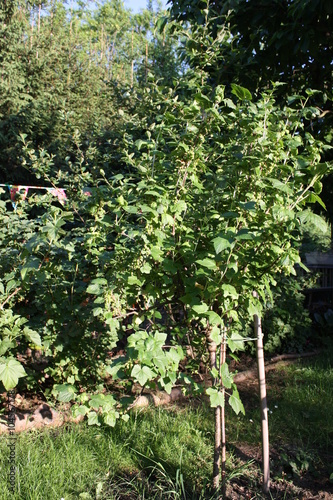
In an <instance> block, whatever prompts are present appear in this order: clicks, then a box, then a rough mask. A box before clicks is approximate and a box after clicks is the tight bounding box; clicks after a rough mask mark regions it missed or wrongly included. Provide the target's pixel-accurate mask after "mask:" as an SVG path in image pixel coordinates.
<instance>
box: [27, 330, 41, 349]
mask: <svg viewBox="0 0 333 500" xmlns="http://www.w3.org/2000/svg"><path fill="white" fill-rule="evenodd" d="M23 333H24V335H25V337H26V338H27V339H28V340H29V341H30V342H31V343H32V344H35V345H36V346H41V345H42V341H41V338H40V335H39V333H37V332H35V331H34V330H30V328H28V327H25V328H24V329H23Z"/></svg>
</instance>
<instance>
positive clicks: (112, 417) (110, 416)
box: [103, 411, 119, 427]
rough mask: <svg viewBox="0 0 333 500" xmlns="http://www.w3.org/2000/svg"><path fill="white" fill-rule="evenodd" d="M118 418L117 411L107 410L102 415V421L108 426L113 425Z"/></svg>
mask: <svg viewBox="0 0 333 500" xmlns="http://www.w3.org/2000/svg"><path fill="white" fill-rule="evenodd" d="M118 418H119V413H118V412H117V411H109V412H108V413H105V414H104V415H103V420H104V423H105V424H106V425H108V426H110V427H114V426H115V425H116V423H117V420H118Z"/></svg>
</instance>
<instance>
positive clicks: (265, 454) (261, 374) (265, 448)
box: [253, 292, 270, 493]
mask: <svg viewBox="0 0 333 500" xmlns="http://www.w3.org/2000/svg"><path fill="white" fill-rule="evenodd" d="M253 296H254V297H256V298H258V293H257V292H253ZM254 332H255V336H256V337H257V341H256V344H257V362H258V378H259V394H260V409H261V433H262V467H263V473H264V481H263V491H264V493H268V492H269V486H270V468H269V432H268V408H267V396H266V377H265V361H264V347H263V334H262V328H261V318H260V317H259V316H258V315H257V314H255V315H254Z"/></svg>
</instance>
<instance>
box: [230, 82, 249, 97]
mask: <svg viewBox="0 0 333 500" xmlns="http://www.w3.org/2000/svg"><path fill="white" fill-rule="evenodd" d="M231 88H232V90H231V93H232V94H234V95H235V96H236V97H238V99H240V100H241V101H245V100H246V99H247V100H248V101H252V94H251V92H250V91H249V90H248V89H246V88H245V87H241V86H240V85H236V83H232V84H231Z"/></svg>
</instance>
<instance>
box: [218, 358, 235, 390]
mask: <svg viewBox="0 0 333 500" xmlns="http://www.w3.org/2000/svg"><path fill="white" fill-rule="evenodd" d="M221 376H222V383H223V385H224V387H225V388H226V389H231V386H232V382H233V377H232V375H231V373H230V372H229V366H228V364H227V363H223V365H222V366H221Z"/></svg>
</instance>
